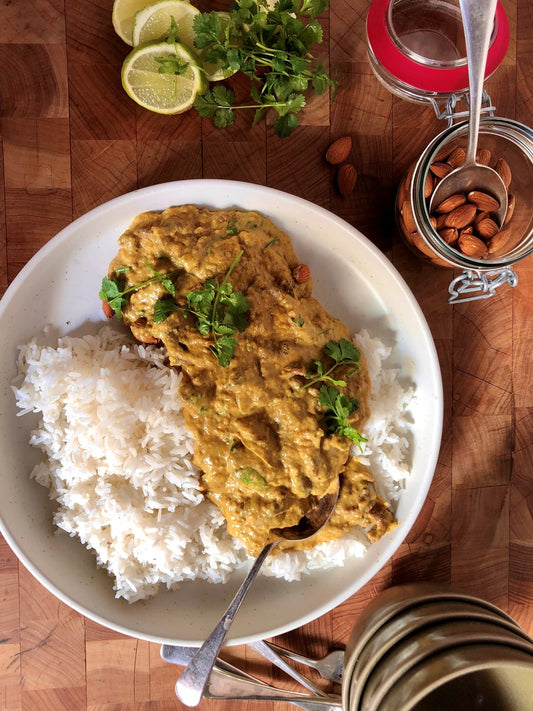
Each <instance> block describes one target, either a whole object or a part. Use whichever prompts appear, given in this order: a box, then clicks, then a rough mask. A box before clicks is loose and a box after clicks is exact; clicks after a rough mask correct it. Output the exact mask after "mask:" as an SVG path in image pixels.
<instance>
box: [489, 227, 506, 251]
mask: <svg viewBox="0 0 533 711" xmlns="http://www.w3.org/2000/svg"><path fill="white" fill-rule="evenodd" d="M510 238H511V230H510V229H509V228H507V229H505V230H500V231H499V232H497V233H496V234H495V235H494V237H492V239H490V240H489V241H488V242H487V247H488V249H489V254H494V253H495V252H500V251H501V250H502V249H503V248H504V247H505V245H506V244H507V243H508V242H509V239H510Z"/></svg>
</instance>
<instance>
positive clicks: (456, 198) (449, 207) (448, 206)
mask: <svg viewBox="0 0 533 711" xmlns="http://www.w3.org/2000/svg"><path fill="white" fill-rule="evenodd" d="M465 202H466V196H465V195H463V193H457V194H456V195H450V197H448V198H446V200H443V201H442V202H441V203H440V204H439V205H437V207H436V209H435V211H436V212H439V213H443V212H452V211H453V210H455V208H456V207H459V206H460V205H464V204H465Z"/></svg>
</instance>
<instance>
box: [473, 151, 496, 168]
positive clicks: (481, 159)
mask: <svg viewBox="0 0 533 711" xmlns="http://www.w3.org/2000/svg"><path fill="white" fill-rule="evenodd" d="M491 158H492V154H491V152H490V151H489V149H488V148H481V149H480V150H479V151H478V154H477V156H476V163H479V164H480V165H488V164H489V163H490V159H491Z"/></svg>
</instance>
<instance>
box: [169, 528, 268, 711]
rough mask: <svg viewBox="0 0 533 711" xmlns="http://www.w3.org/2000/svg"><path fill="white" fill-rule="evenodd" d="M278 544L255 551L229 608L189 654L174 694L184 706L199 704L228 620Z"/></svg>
mask: <svg viewBox="0 0 533 711" xmlns="http://www.w3.org/2000/svg"><path fill="white" fill-rule="evenodd" d="M278 543H279V541H273V542H272V543H269V544H268V545H266V546H265V547H264V548H263V550H262V551H261V553H259V555H258V556H257V558H256V559H255V561H254V564H253V565H252V567H251V568H250V571H249V573H248V575H247V576H246V578H245V579H244V581H243V583H242V585H241V587H240V588H239V589H238V590H237V592H236V593H235V597H234V598H233V600H232V601H231V602H230V604H229V607H228V609H227V610H226V612H225V613H224V615H223V616H222V618H221V620H220V622H219V623H218V625H217V626H216V627H215V629H214V630H213V632H212V633H211V634H210V635H209V637H208V638H207V639H206V641H205V642H204V643H203V645H202V646H201V647H200V649H199V650H198V651H197V652H196V654H195V655H194V656H193V657H192V659H191V661H190V662H189V663H188V664H187V667H186V668H185V670H184V671H183V673H182V675H181V676H180V678H179V679H178V681H177V683H176V694H177V696H178V698H179V699H180V700H181V701H182V702H183V703H184V704H185V705H186V706H198V704H199V703H200V700H201V699H202V696H203V693H204V691H205V687H206V686H207V682H208V681H209V675H210V674H211V670H212V669H213V666H214V664H215V662H216V659H217V657H218V653H219V652H220V649H221V647H222V645H223V644H224V640H225V638H226V635H227V633H228V630H229V628H230V627H231V623H232V622H233V619H234V617H235V615H236V614H237V612H238V610H239V607H240V606H241V603H242V601H243V600H244V597H245V595H246V593H247V592H248V588H249V587H250V585H251V583H252V581H253V579H254V578H255V576H256V575H257V573H258V572H259V570H260V568H261V566H262V565H263V563H264V561H265V558H266V557H267V556H268V554H269V553H270V551H271V550H272V549H273V548H274V546H275V545H277V544H278Z"/></svg>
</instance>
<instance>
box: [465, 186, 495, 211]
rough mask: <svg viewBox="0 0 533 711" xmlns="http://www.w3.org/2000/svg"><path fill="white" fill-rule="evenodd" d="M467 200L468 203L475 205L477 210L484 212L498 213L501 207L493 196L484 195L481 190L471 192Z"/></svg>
mask: <svg viewBox="0 0 533 711" xmlns="http://www.w3.org/2000/svg"><path fill="white" fill-rule="evenodd" d="M467 198H468V202H472V203H474V205H476V206H477V209H478V210H481V211H482V212H496V210H498V209H499V207H500V203H499V202H498V201H497V200H496V198H493V197H492V195H489V194H488V193H484V192H482V191H481V190H471V191H470V192H469V193H468V195H467Z"/></svg>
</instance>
